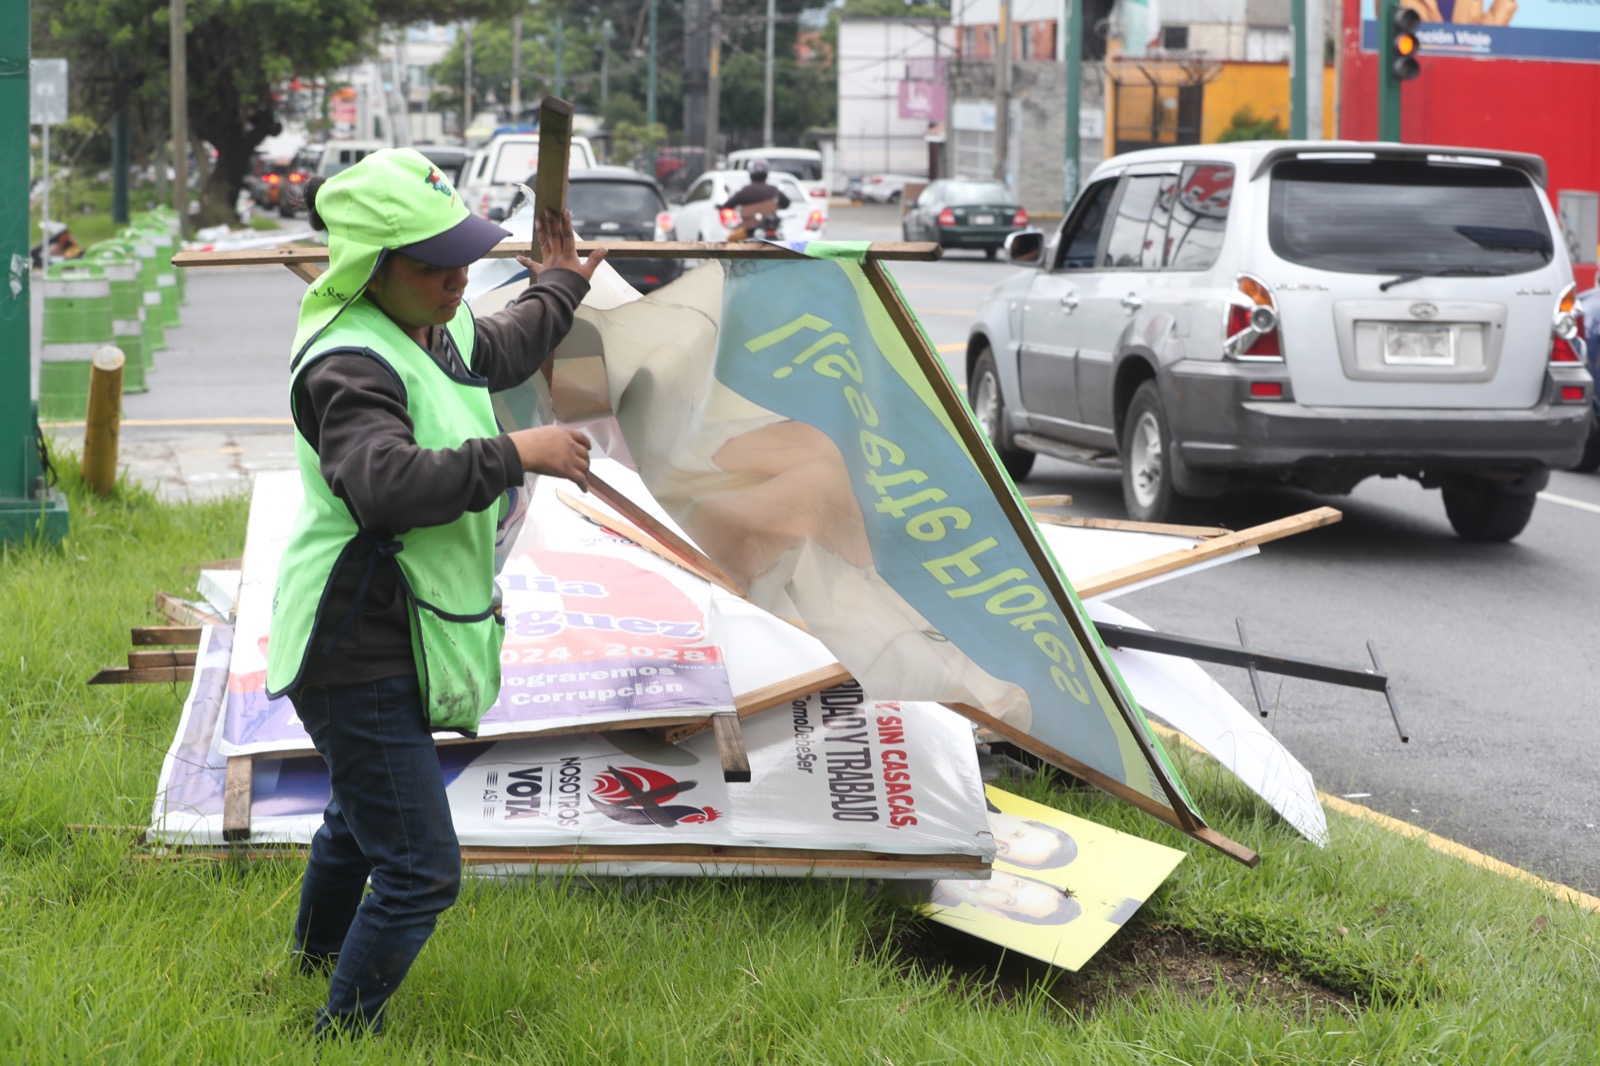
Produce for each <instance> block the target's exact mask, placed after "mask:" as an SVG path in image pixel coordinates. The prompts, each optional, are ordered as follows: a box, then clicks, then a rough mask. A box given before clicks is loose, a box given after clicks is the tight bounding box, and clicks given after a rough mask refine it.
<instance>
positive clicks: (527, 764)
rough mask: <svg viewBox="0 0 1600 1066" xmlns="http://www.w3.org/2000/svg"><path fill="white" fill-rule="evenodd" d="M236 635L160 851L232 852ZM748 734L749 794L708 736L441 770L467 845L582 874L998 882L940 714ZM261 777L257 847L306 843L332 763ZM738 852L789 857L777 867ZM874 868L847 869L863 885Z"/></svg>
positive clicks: (966, 737) (954, 734)
mask: <svg viewBox="0 0 1600 1066" xmlns="http://www.w3.org/2000/svg"><path fill="white" fill-rule="evenodd" d="M230 636H231V634H230V633H229V631H228V630H227V628H226V627H214V628H211V629H208V630H207V631H206V632H205V633H204V634H203V636H202V644H201V653H200V656H199V659H200V666H199V668H197V671H196V679H195V683H194V685H193V687H192V689H191V692H190V696H189V700H188V701H187V703H186V704H185V706H184V713H183V718H182V720H181V721H180V723H179V727H178V734H177V737H176V738H175V740H174V743H173V748H172V751H171V752H170V753H169V755H168V757H167V759H166V762H165V764H164V765H163V767H162V774H161V780H160V784H159V791H158V795H157V799H156V804H155V808H154V812H153V818H152V832H151V835H152V839H158V840H161V841H164V842H167V843H173V844H190V845H207V844H210V845H218V846H221V845H222V844H223V837H222V815H223V794H224V787H225V781H226V768H227V760H226V756H224V755H222V754H220V752H219V751H218V747H217V744H216V743H215V740H216V733H217V724H218V713H219V708H220V704H221V699H220V695H221V692H222V691H223V687H224V682H223V674H222V670H221V664H222V663H224V662H225V661H226V658H227V649H228V642H229V639H230ZM744 740H745V746H746V750H747V752H748V754H749V758H750V768H751V780H750V782H749V783H748V784H728V783H726V782H724V780H723V778H722V772H721V764H720V762H719V759H718V757H717V750H716V742H715V739H714V738H713V737H712V736H711V735H710V734H709V733H706V734H701V735H699V736H696V737H693V738H691V739H690V740H687V741H685V742H683V743H682V744H679V745H670V744H656V743H654V742H652V741H650V740H649V739H648V738H645V737H644V736H643V735H642V734H640V733H637V732H627V733H614V734H584V735H574V736H566V737H556V738H550V739H545V740H526V739H524V740H503V741H494V742H480V743H471V744H453V745H447V746H443V747H441V748H440V749H439V760H440V764H441V765H442V767H443V768H444V772H445V780H446V783H447V789H448V793H449V796H450V805H451V813H452V817H453V819H454V821H455V825H456V831H457V833H458V835H459V836H460V839H461V842H462V843H463V844H464V845H468V846H473V847H499V848H514V847H515V848H563V849H577V850H569V851H568V852H566V853H564V855H563V858H564V859H565V860H567V862H568V864H570V862H576V861H579V860H580V858H581V861H582V862H583V863H584V865H585V867H586V868H592V869H604V870H606V871H607V872H614V873H643V872H652V873H662V872H670V873H680V874H700V873H704V872H731V871H740V872H752V871H760V872H767V873H773V874H790V875H797V876H803V875H806V874H808V873H815V872H818V871H827V870H828V869H830V867H829V866H828V863H827V858H828V856H829V855H830V854H836V853H842V852H848V853H853V854H854V853H871V854H872V855H873V856H880V857H882V862H881V863H878V864H877V865H876V866H872V867H871V873H872V874H873V875H874V876H899V877H928V876H941V875H939V874H932V875H930V874H929V873H928V870H929V869H939V868H943V869H947V870H952V869H959V870H961V871H963V872H967V873H971V872H974V871H978V870H982V869H983V867H984V866H985V865H986V864H987V862H988V861H989V859H990V858H991V857H992V856H993V854H994V846H993V841H992V839H991V838H990V836H989V832H988V826H987V824H986V821H985V819H984V815H983V785H982V782H981V780H980V779H979V774H978V766H977V756H976V750H975V748H974V746H973V743H972V730H971V725H970V723H968V722H967V721H966V720H965V719H963V718H961V717H959V716H958V715H955V714H953V713H951V712H949V711H947V710H945V709H944V708H942V707H938V706H935V705H929V704H896V703H888V702H880V701H875V700H872V699H870V698H868V697H866V696H865V695H864V694H863V693H862V692H861V690H860V689H859V688H858V687H856V686H853V685H852V686H848V687H840V688H835V689H830V690H828V691H825V692H822V693H818V694H815V695H813V696H810V697H808V698H805V699H801V700H796V701H794V703H792V704H791V705H789V706H788V707H786V708H775V709H773V710H771V711H768V712H766V713H764V714H761V715H757V716H755V717H753V718H750V719H747V720H746V721H745V723H744ZM254 779H255V784H254V802H253V805H252V817H251V841H252V843H255V844H269V843H299V844H304V843H306V842H308V841H309V840H310V839H311V835H312V833H314V832H315V831H316V828H317V826H319V825H320V824H321V822H322V811H323V808H324V807H325V806H326V804H327V802H328V780H327V773H326V770H325V769H324V767H323V763H322V760H321V759H319V758H315V757H310V758H289V759H270V758H266V757H258V758H257V759H256V762H255V773H254ZM664 847H665V848H666V849H667V850H666V851H663V850H662V849H663V848H664ZM728 848H745V849H775V851H774V854H772V855H768V856H766V859H768V860H770V861H767V862H766V863H765V865H763V862H762V861H761V859H760V857H758V856H744V857H737V856H729V855H727V854H725V849H728ZM608 849H610V850H608ZM672 849H677V850H678V851H679V852H681V854H679V855H677V856H670V855H669V853H670V852H671V850H672ZM579 851H581V852H583V854H582V855H581V856H580V855H579V854H578V852H579ZM663 856H667V857H666V858H664V857H663ZM719 856H721V858H725V859H727V860H728V861H727V863H726V864H720V859H719ZM917 856H928V857H930V858H929V859H928V860H927V861H926V862H923V861H919V860H917V859H916V857H917ZM673 859H675V860H676V861H672V860H673ZM735 859H737V860H738V861H735ZM902 859H905V860H907V861H906V862H902V861H901V860H902ZM862 861H863V859H862V858H861V857H860V856H858V857H857V858H855V859H852V860H850V861H849V862H843V863H841V864H840V865H839V866H837V867H836V869H837V872H840V873H842V874H850V875H854V876H863V875H865V874H864V871H865V870H866V869H867V868H866V867H863V866H862V865H861V863H862ZM902 867H903V868H902ZM896 870H899V872H895V871H896Z"/></svg>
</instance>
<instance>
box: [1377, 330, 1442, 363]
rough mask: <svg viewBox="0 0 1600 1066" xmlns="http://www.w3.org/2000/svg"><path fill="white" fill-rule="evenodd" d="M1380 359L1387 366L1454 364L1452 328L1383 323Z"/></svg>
mask: <svg viewBox="0 0 1600 1066" xmlns="http://www.w3.org/2000/svg"><path fill="white" fill-rule="evenodd" d="M1383 361H1384V363H1386V364H1387V365H1389V366H1455V365H1456V331H1455V329H1454V328H1453V327H1451V326H1393V325H1386V326H1384V327H1383Z"/></svg>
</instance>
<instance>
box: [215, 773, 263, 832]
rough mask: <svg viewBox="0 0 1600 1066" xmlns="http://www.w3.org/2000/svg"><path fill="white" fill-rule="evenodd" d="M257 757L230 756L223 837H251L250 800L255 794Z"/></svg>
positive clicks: (223, 814) (225, 790)
mask: <svg viewBox="0 0 1600 1066" xmlns="http://www.w3.org/2000/svg"><path fill="white" fill-rule="evenodd" d="M255 770H256V762H255V757H254V756H251V755H230V756H228V776H227V779H226V783H225V784H224V785H223V792H222V839H223V840H229V841H232V840H249V839H250V802H251V800H252V799H253V798H254V795H255Z"/></svg>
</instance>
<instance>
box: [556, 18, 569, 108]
mask: <svg viewBox="0 0 1600 1066" xmlns="http://www.w3.org/2000/svg"><path fill="white" fill-rule="evenodd" d="M566 53H567V38H566V30H565V28H564V26H563V24H562V21H561V16H560V15H557V16H556V92H555V95H556V96H558V97H560V98H561V99H563V100H565V99H566V97H567V93H566V87H567V86H566V82H567V79H566V75H565V74H563V73H562V71H563V70H565V63H566V58H567V55H566Z"/></svg>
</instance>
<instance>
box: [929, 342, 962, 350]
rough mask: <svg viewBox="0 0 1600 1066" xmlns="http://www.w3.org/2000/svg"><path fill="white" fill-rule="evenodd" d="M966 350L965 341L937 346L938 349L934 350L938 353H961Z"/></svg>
mask: <svg viewBox="0 0 1600 1066" xmlns="http://www.w3.org/2000/svg"><path fill="white" fill-rule="evenodd" d="M966 348H967V345H966V342H965V341H951V342H950V343H949V344H941V345H939V347H938V348H936V349H934V350H935V351H939V352H961V351H965V350H966Z"/></svg>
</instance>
